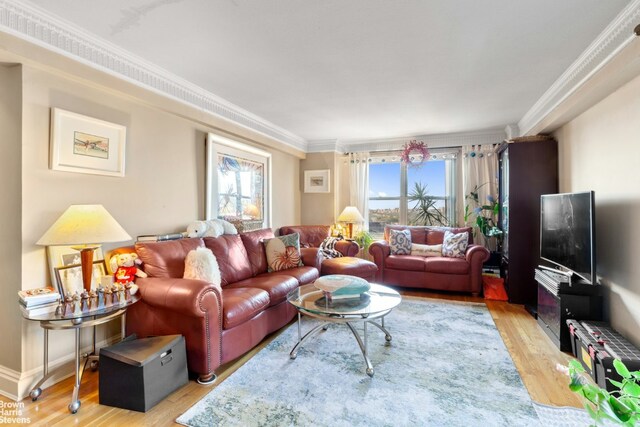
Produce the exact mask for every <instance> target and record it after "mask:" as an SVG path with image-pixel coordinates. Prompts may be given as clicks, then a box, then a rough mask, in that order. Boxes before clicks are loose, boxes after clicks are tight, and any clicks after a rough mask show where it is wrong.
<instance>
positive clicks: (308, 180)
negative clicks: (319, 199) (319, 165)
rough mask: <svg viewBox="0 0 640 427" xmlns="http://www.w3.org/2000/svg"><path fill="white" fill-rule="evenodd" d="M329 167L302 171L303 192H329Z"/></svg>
mask: <svg viewBox="0 0 640 427" xmlns="http://www.w3.org/2000/svg"><path fill="white" fill-rule="evenodd" d="M330 173H331V171H330V170H329V169H320V170H309V171H304V192H305V193H329V192H331V190H330V187H329V185H330V183H329V179H330Z"/></svg>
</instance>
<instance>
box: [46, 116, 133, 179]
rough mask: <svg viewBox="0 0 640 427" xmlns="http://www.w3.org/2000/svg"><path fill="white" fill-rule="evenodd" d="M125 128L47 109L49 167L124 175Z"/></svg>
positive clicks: (95, 173)
mask: <svg viewBox="0 0 640 427" xmlns="http://www.w3.org/2000/svg"><path fill="white" fill-rule="evenodd" d="M126 139H127V128H126V127H125V126H122V125H118V124H116V123H110V122H105V121H104V120H99V119H94V118H93V117H89V116H83V115H82V114H77V113H72V112H71V111H66V110H62V109H60V108H52V109H51V143H50V149H49V150H50V152H49V167H50V168H51V169H53V170H60V171H66V172H79V173H88V174H94V175H110V176H124V153H125V143H126Z"/></svg>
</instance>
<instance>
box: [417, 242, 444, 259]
mask: <svg viewBox="0 0 640 427" xmlns="http://www.w3.org/2000/svg"><path fill="white" fill-rule="evenodd" d="M411 255H415V256H423V257H431V256H442V245H420V244H418V243H412V244H411Z"/></svg>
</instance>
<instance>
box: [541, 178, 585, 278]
mask: <svg viewBox="0 0 640 427" xmlns="http://www.w3.org/2000/svg"><path fill="white" fill-rule="evenodd" d="M595 248H596V242H595V205H594V193H593V191H586V192H582V193H564V194H544V195H542V196H540V258H542V259H544V260H546V261H549V262H551V263H553V264H555V265H557V266H560V267H563V268H564V269H566V270H569V271H571V272H573V273H575V274H576V275H578V276H579V277H581V278H582V279H584V280H585V281H587V282H588V283H592V284H593V283H595V278H596V272H595V268H596V250H595Z"/></svg>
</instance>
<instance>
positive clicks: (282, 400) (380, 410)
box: [176, 298, 546, 427]
mask: <svg viewBox="0 0 640 427" xmlns="http://www.w3.org/2000/svg"><path fill="white" fill-rule="evenodd" d="M316 324H317V323H316V321H314V320H312V319H308V318H303V333H304V332H305V331H306V330H309V329H311V328H312V327H313V326H314V325H316ZM385 325H386V326H387V328H388V329H389V331H390V332H391V334H392V335H393V341H392V343H391V345H390V346H385V339H384V334H383V333H382V332H381V331H380V330H378V329H377V328H375V327H369V328H368V329H369V335H368V337H369V354H370V358H371V361H372V363H373V366H374V369H375V375H374V377H373V378H370V377H368V376H367V375H366V374H365V368H366V367H365V363H364V360H363V357H362V354H361V353H360V349H359V347H358V345H357V343H356V341H355V339H354V337H353V335H352V334H351V332H350V331H349V330H348V328H347V327H346V326H345V325H339V324H336V325H332V326H331V327H330V328H329V329H328V330H327V331H325V332H321V333H319V334H318V335H317V336H316V337H314V338H313V339H311V340H310V341H308V342H306V343H305V346H304V347H303V348H302V349H301V350H299V352H298V357H297V358H296V359H295V360H291V359H290V358H289V352H290V351H291V349H292V348H293V346H294V345H295V343H296V341H297V326H296V325H295V324H294V325H291V326H289V327H288V328H287V329H286V330H285V331H283V333H281V334H280V335H279V336H278V337H277V338H276V339H274V340H273V341H272V342H271V343H269V344H268V345H267V346H266V347H265V348H264V349H263V350H261V351H260V352H258V354H256V355H255V356H254V357H253V358H251V359H250V360H249V361H248V362H247V363H245V364H244V365H243V366H241V367H240V368H239V369H238V370H237V371H236V372H234V373H233V374H232V375H230V376H229V378H227V379H226V380H225V381H224V382H222V383H221V384H219V385H218V386H217V387H216V388H215V389H214V390H212V391H211V392H210V393H209V394H208V395H207V396H205V397H204V398H203V399H202V400H201V401H200V402H198V403H197V404H196V405H194V406H193V407H191V408H190V409H189V410H188V411H187V412H186V413H184V414H182V415H181V416H180V417H179V418H178V419H177V420H176V421H177V422H178V423H180V424H183V425H187V426H193V427H197V426H236V425H238V426H293V425H299V426H357V425H367V426H400V425H417V426H462V425H483V426H532V425H541V423H540V420H539V418H538V415H537V412H536V409H534V405H533V403H532V401H531V399H530V398H529V394H528V393H527V390H526V389H525V387H524V385H523V383H522V380H521V379H520V376H519V375H518V372H517V370H516V368H515V366H514V365H513V362H512V361H511V357H510V355H509V353H508V351H507V349H506V348H505V346H504V343H503V342H502V339H501V337H500V334H499V332H498V330H497V329H496V327H495V324H494V323H493V319H492V318H491V315H490V314H489V311H488V310H487V308H486V306H485V305H484V304H477V303H456V302H443V301H436V300H416V299H406V298H405V299H404V300H403V301H402V303H401V304H400V306H398V307H397V308H396V309H395V310H394V311H393V312H391V313H390V314H389V315H388V316H387V317H386V320H385ZM360 327H361V326H360ZM542 424H546V423H542Z"/></svg>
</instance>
